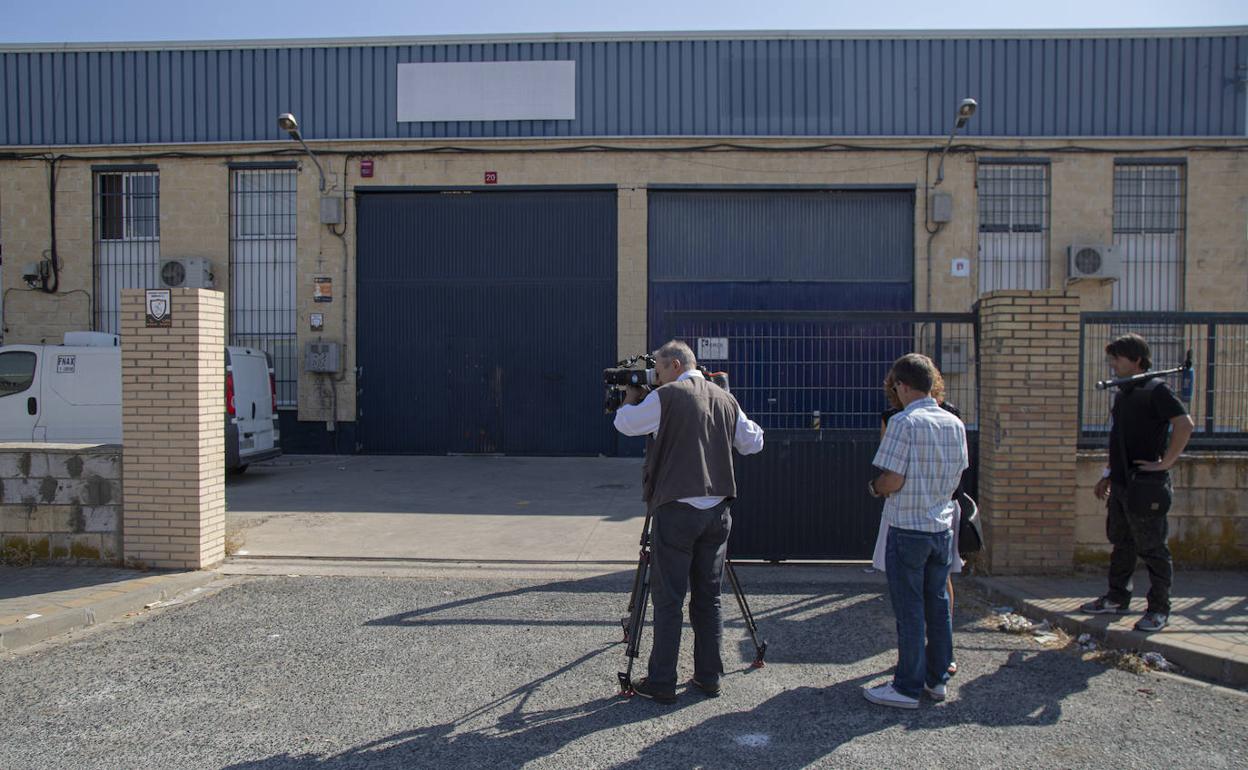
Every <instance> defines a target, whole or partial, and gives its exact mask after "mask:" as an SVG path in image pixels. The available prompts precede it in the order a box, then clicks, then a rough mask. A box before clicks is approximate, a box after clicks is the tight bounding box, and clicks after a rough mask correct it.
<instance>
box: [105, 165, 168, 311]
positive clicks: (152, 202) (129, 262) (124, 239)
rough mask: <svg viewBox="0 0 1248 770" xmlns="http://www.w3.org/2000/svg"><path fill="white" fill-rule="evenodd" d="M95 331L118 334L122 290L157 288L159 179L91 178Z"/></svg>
mask: <svg viewBox="0 0 1248 770" xmlns="http://www.w3.org/2000/svg"><path fill="white" fill-rule="evenodd" d="M92 197H93V199H94V201H95V205H94V220H95V222H94V224H95V227H94V231H95V238H94V241H95V248H94V259H93V263H94V283H95V297H94V305H95V313H94V315H95V329H96V330H97V331H103V332H109V333H111V334H118V333H120V331H121V328H120V327H121V323H120V320H121V316H120V310H121V309H120V302H121V290H122V289H150V288H157V287H159V286H160V276H159V271H160V174H159V172H157V171H153V170H148V168H143V169H142V170H135V171H100V172H96V174H95V194H94V195H93V196H92Z"/></svg>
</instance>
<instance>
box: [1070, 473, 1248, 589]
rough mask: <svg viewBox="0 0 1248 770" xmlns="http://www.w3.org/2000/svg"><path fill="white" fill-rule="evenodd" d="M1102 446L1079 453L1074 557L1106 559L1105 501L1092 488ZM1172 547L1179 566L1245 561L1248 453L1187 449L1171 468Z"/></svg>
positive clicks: (1247, 557) (1247, 547)
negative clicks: (1191, 450) (1172, 493)
mask: <svg viewBox="0 0 1248 770" xmlns="http://www.w3.org/2000/svg"><path fill="white" fill-rule="evenodd" d="M1105 463H1106V456H1105V454H1104V453H1103V452H1083V453H1080V454H1079V461H1078V471H1077V475H1076V480H1077V486H1076V489H1075V501H1076V506H1075V517H1076V518H1075V558H1076V560H1077V561H1079V562H1082V563H1092V564H1107V563H1108V559H1109V551H1110V546H1109V543H1108V541H1107V540H1106V539H1105V503H1103V502H1101V501H1100V500H1097V499H1096V497H1095V496H1094V495H1093V494H1092V487H1093V486H1094V485H1095V484H1096V482H1097V481H1098V480H1099V479H1100V478H1101V470H1102V469H1103V468H1104V467H1105ZM1170 478H1171V481H1172V483H1173V484H1174V503H1173V505H1172V506H1171V508H1170V513H1169V515H1168V516H1169V523H1170V541H1169V542H1170V550H1171V552H1172V553H1173V554H1174V561H1175V564H1176V565H1178V566H1179V567H1180V568H1189V569H1199V568H1206V567H1223V568H1225V567H1246V566H1248V454H1243V453H1228V452H1187V453H1185V454H1184V455H1183V456H1182V457H1180V458H1179V462H1178V464H1177V465H1175V467H1174V469H1173V470H1172V471H1171V472H1170Z"/></svg>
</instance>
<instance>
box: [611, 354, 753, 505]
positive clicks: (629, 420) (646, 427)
mask: <svg viewBox="0 0 1248 770" xmlns="http://www.w3.org/2000/svg"><path fill="white" fill-rule="evenodd" d="M701 376H702V372H699V371H698V370H697V369H693V370H691V371H688V372H685V373H683V374H681V375H680V376H679V377H677V378H676V379H677V381H679V380H687V379H689V378H690V377H701ZM662 416H663V405H662V403H661V402H660V401H659V392H658V388H655V389H654V390H652V391H650V392H649V393H648V394H646V397H645V398H644V399H642V401H641V403H640V404H625V405H624V406H621V407H620V408H619V409H618V410H616V412H615V429H616V430H618V431H619V432H620V433H623V434H624V435H625V436H645V435H647V434H650V433H658V432H659V421H660V420H661V419H662ZM732 445H733V447H735V448H736V450H737V451H738V452H740V453H741V454H743V455H752V454H755V453H756V452H761V451H762V450H763V429H762V428H760V427H758V423H756V422H754V421H753V420H751V419H750V418H749V417H746V416H745V410H744V409H742V408H741V407H740V405H738V406H737V428H736V432H735V433H734V434H733V437H732ZM723 501H724V498H722V497H682V498H681V499H680V502H682V503H687V504H689V505H692V506H693V507H694V508H698V509H699V510H703V511H705V510H706V509H708V508H714V507H715V506H717V505H719V504H720V503H722V502H723Z"/></svg>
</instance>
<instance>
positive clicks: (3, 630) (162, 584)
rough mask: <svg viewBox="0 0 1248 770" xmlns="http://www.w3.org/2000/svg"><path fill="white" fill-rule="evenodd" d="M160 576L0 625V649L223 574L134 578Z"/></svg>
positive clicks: (166, 597) (97, 620) (113, 615)
mask: <svg viewBox="0 0 1248 770" xmlns="http://www.w3.org/2000/svg"><path fill="white" fill-rule="evenodd" d="M151 577H159V578H160V580H158V581H152V582H149V583H147V584H144V585H142V586H141V587H139V588H135V589H134V590H127V591H126V592H125V594H124V595H122V596H107V597H101V598H100V599H99V600H98V601H91V602H89V603H88V604H86V605H85V606H83V607H76V608H65V609H63V610H58V611H57V612H54V613H51V614H47V615H44V616H43V617H40V618H34V619H31V620H23V621H21V622H20V623H16V624H11V625H7V626H0V652H13V651H15V650H18V649H21V648H22V647H28V646H30V645H32V644H37V643H38V642H42V641H45V640H47V639H51V638H53V637H56V636H61V635H62V634H68V633H70V632H71V631H78V630H80V629H84V628H89V627H91V626H95V625H99V624H101V623H107V622H108V621H110V620H115V619H117V618H120V617H122V616H124V615H126V614H127V613H131V612H137V611H139V610H142V609H144V608H145V607H146V606H147V605H149V604H152V603H153V602H167V601H170V600H171V599H173V598H174V597H176V596H178V595H179V594H183V593H185V592H187V591H191V590H194V589H195V588H200V587H203V586H206V585H208V584H209V583H211V582H212V581H214V580H217V579H218V578H220V577H222V575H221V574H220V573H218V572H212V571H207V570H200V571H197V572H184V573H175V574H169V575H144V576H142V577H138V578H136V579H135V580H136V581H139V580H145V579H147V578H151ZM116 585H117V584H115V583H114V584H107V585H106V586H104V587H101V592H103V591H108V590H110V589H111V588H116Z"/></svg>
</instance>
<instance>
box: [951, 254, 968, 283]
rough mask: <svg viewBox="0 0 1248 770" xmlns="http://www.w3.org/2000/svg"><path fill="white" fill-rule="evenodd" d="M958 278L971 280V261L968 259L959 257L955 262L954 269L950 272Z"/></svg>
mask: <svg viewBox="0 0 1248 770" xmlns="http://www.w3.org/2000/svg"><path fill="white" fill-rule="evenodd" d="M950 272H951V273H953V275H954V277H956V278H969V277H970V275H971V260H969V259H967V258H966V257H957V258H955V259H954V260H953V269H952V270H950Z"/></svg>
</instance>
